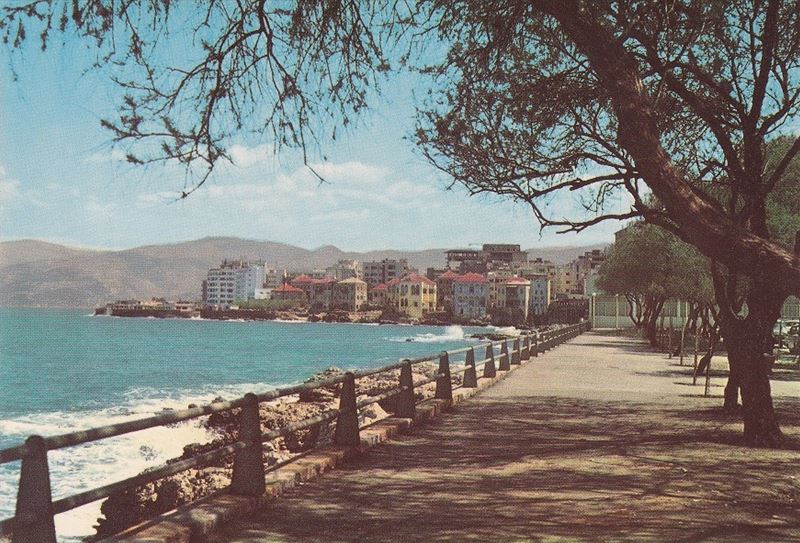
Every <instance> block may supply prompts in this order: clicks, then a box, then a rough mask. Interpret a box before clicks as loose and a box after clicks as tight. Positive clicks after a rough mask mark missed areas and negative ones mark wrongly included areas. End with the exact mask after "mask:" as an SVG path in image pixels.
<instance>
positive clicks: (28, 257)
mask: <svg viewBox="0 0 800 543" xmlns="http://www.w3.org/2000/svg"><path fill="white" fill-rule="evenodd" d="M604 246H605V245H592V246H585V247H547V248H539V249H530V250H529V255H530V256H531V257H537V256H539V257H542V258H545V259H549V260H552V261H554V262H557V263H564V262H569V261H570V260H572V259H574V258H575V257H576V256H577V255H579V254H582V253H583V252H585V251H587V250H590V249H595V248H599V247H604ZM444 251H445V249H426V250H421V251H401V250H378V251H368V252H364V253H359V252H352V251H342V250H341V249H339V248H338V247H334V246H331V245H328V246H324V247H320V248H317V249H313V250H310V249H303V248H301V247H295V246H293V245H288V244H285V243H277V242H272V241H258V240H248V239H241V238H234V237H208V238H203V239H199V240H194V241H186V242H181V243H174V244H164V245H147V246H142V247H135V248H132V249H124V250H119V251H111V250H92V249H79V248H72V247H66V246H63V245H58V244H55V243H49V242H44V241H38V240H17V241H6V242H0V306H5V307H8V306H27V307H93V306H95V305H99V304H102V303H104V302H107V301H110V300H115V299H124V298H150V297H153V296H164V297H167V298H189V299H199V298H200V283H201V281H202V280H203V279H204V278H205V275H206V272H207V271H208V269H209V268H211V267H213V266H215V265H217V264H219V262H220V261H221V260H223V259H225V258H228V259H232V258H244V259H249V260H255V259H259V260H265V261H266V262H267V265H268V266H270V267H274V268H281V269H282V268H287V269H292V270H313V269H316V268H324V267H327V266H329V265H331V264H333V263H334V262H336V261H337V260H339V259H345V258H354V259H358V260H362V261H364V260H380V259H383V258H406V259H408V261H409V263H410V264H411V265H412V266H415V267H417V268H419V269H420V270H422V271H423V272H424V271H425V269H426V268H428V267H431V266H434V267H442V266H444V263H445V258H444Z"/></svg>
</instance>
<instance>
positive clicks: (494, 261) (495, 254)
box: [482, 243, 528, 269]
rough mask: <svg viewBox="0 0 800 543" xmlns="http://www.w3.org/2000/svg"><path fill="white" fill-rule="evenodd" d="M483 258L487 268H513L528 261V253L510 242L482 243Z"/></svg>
mask: <svg viewBox="0 0 800 543" xmlns="http://www.w3.org/2000/svg"><path fill="white" fill-rule="evenodd" d="M482 252H483V259H484V261H485V262H486V265H487V266H488V267H489V268H493V269H498V268H509V269H513V268H515V267H517V266H520V265H522V264H524V263H525V262H527V261H528V253H527V252H525V251H523V250H521V249H520V246H519V245H516V244H512V243H484V245H483V251H482Z"/></svg>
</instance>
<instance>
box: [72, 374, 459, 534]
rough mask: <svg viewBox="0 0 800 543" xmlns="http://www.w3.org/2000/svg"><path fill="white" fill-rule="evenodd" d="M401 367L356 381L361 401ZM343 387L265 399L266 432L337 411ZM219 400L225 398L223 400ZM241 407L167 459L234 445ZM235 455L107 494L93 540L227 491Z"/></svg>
mask: <svg viewBox="0 0 800 543" xmlns="http://www.w3.org/2000/svg"><path fill="white" fill-rule="evenodd" d="M436 370H437V366H436V364H434V363H432V362H431V363H423V364H417V365H415V366H414V370H413V376H414V381H415V382H418V381H422V380H424V379H426V378H429V377H430V376H432V375H434V374H435V373H436ZM341 373H343V370H341V369H339V368H329V369H327V370H325V371H323V372H320V373H318V374H316V375H314V376H313V377H311V378H310V379H308V380H307V382H309V381H315V380H324V379H328V378H331V377H333V376H336V375H340V374H341ZM453 377H454V386H457V385H458V384H460V380H461V376H460V374H459V375H454V376H453ZM398 379H399V370H393V371H388V372H384V373H380V374H376V375H372V376H368V377H363V378H361V379H358V380H357V381H356V395H357V399H358V400H361V399H364V398H369V397H373V396H377V395H379V394H380V393H382V392H383V391H386V390H388V389H390V388H393V387H395V386H397V383H398ZM435 386H436V385H435V383H429V384H427V385H424V386H421V387H417V388H416V389H415V392H416V396H417V401H421V400H423V399H425V398H429V397H432V396H433V394H434V390H435ZM340 388H341V385H334V386H326V387H321V388H318V389H314V390H310V391H305V392H303V393H302V394H299V395H295V396H292V397H286V398H281V399H280V400H278V401H275V402H268V403H262V404H261V405H260V409H259V413H260V420H261V431H262V433H265V432H268V431H271V430H276V429H278V428H281V427H284V426H286V425H288V424H291V423H293V422H298V421H301V420H304V419H306V418H309V417H312V416H315V415H318V414H320V413H323V412H325V411H328V410H331V409H335V408H337V407H338V403H339V391H340ZM215 401H222V398H218V399H216V400H215ZM392 411H394V399H393V398H390V399H387V400H384V401H381V402H379V403H375V404H372V405H369V406H367V407H365V408H362V409H360V410H359V423H360V425H361V426H364V425H367V424H370V423H372V422H376V421H378V420H380V419H382V418H385V417H387V416H389V415H390V414H391V412H392ZM238 416H239V410H238V409H235V410H232V411H228V412H224V413H215V414H213V415H210V416H209V417H208V418H207V419H206V420H204V421H203V423H202V424H203V426H204V427H205V428H207V429H208V430H209V431H210V433H211V435H212V438H211V440H210V441H209V442H207V443H192V444H189V445H186V446H185V447H184V449H183V454H182V455H181V456H180V457H178V458H174V459H171V460H169V461H168V462H167V463H171V462H177V461H179V460H185V459H187V458H192V457H194V456H196V455H198V454H202V453H204V452H207V451H210V450H212V449H215V448H218V447H221V446H225V445H228V444H230V443H233V442H235V441H236V439H237V428H238ZM333 428H334V422H330V423H326V424H321V425H317V426H315V427H312V428H309V429H305V430H300V431H298V432H294V433H292V434H289V435H287V436H286V437H281V438H278V439H275V440H272V441H269V442H265V443H264V451H263V461H264V465H265V466H266V468H267V469H269V468H270V467H273V466H276V465H280V464H283V463H285V462H286V461H288V460H290V459H292V458H294V457H296V456H298V455H300V454H303V453H304V452H305V451H308V450H311V449H313V448H315V447H318V446H321V445H325V444H329V443H330V442H331V441H332V438H333ZM232 467H233V456H230V457H226V458H224V459H222V460H220V461H218V462H216V463H214V464H213V465H209V466H206V467H203V468H197V469H189V470H186V471H183V472H181V473H178V474H176V475H172V476H170V477H166V478H164V479H161V480H159V481H156V482H153V483H148V484H146V485H142V486H139V487H137V488H133V489H130V490H127V491H123V492H119V493H117V494H114V495H112V496H110V497H109V498H107V499H106V500H105V501H104V502H103V504H102V505H101V509H100V510H101V514H102V515H103V516H102V517H101V518H99V519H98V521H97V522H98V523H97V525H96V526H95V529H96V535H95V536H92V537H90V538H88V539H87V541H99V540H100V539H103V538H105V537H108V536H110V535H112V534H115V533H118V532H120V531H122V530H124V529H126V528H129V527H131V526H134V525H136V524H138V523H140V522H143V521H144V520H147V519H150V518H153V517H155V516H157V515H160V514H162V513H165V512H167V511H170V510H172V509H174V508H176V507H179V506H181V505H183V504H186V503H189V502H192V501H195V500H197V499H200V498H203V497H205V496H208V495H209V494H212V493H214V492H216V491H219V490H222V489H225V488H226V487H227V486H228V485H229V484H230V479H231V473H232Z"/></svg>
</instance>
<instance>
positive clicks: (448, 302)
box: [429, 270, 461, 311]
mask: <svg viewBox="0 0 800 543" xmlns="http://www.w3.org/2000/svg"><path fill="white" fill-rule="evenodd" d="M459 277H461V276H460V275H459V274H457V273H456V272H454V271H452V270H447V271H446V272H444V273H443V274H441V275H439V277H437V278H436V307H438V308H439V309H442V310H444V311H452V310H453V286H454V281H455V280H456V279H458V278H459ZM429 279H430V278H429Z"/></svg>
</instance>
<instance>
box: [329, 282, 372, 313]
mask: <svg viewBox="0 0 800 543" xmlns="http://www.w3.org/2000/svg"><path fill="white" fill-rule="evenodd" d="M332 292H333V298H332V301H331V309H344V310H346V311H360V310H361V309H363V308H364V306H365V305H367V283H366V282H365V281H362V280H361V279H358V278H356V277H350V278H349V279H344V280H342V281H339V282H337V283H333V291H332Z"/></svg>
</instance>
